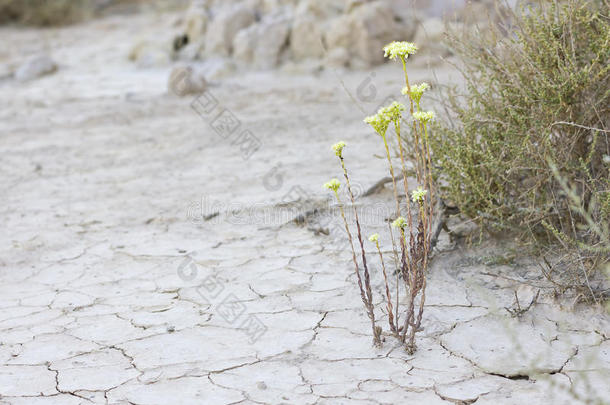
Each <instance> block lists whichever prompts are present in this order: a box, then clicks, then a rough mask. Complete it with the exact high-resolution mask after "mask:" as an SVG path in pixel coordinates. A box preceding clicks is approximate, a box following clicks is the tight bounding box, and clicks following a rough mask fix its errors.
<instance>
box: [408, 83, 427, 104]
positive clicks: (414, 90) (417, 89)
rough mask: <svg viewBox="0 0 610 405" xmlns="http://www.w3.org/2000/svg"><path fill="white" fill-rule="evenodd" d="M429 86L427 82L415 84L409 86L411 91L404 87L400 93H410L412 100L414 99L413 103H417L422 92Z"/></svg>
mask: <svg viewBox="0 0 610 405" xmlns="http://www.w3.org/2000/svg"><path fill="white" fill-rule="evenodd" d="M429 88H430V85H429V84H428V83H422V84H416V85H414V86H411V93H409V88H408V87H405V88H403V89H402V94H403V95H405V96H408V95H409V94H410V95H411V98H412V99H413V101H415V103H416V104H418V105H419V102H420V101H421V98H422V96H423V95H424V92H425V91H426V90H428V89H429Z"/></svg>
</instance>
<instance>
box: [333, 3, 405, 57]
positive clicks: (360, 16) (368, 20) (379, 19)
mask: <svg viewBox="0 0 610 405" xmlns="http://www.w3.org/2000/svg"><path fill="white" fill-rule="evenodd" d="M349 10H350V12H349V14H345V15H341V16H339V17H335V18H334V19H332V20H331V21H330V22H329V23H328V27H327V29H326V31H325V33H324V39H325V42H326V45H327V47H328V49H329V50H332V49H334V48H338V47H341V48H345V49H348V50H350V53H351V56H350V58H352V57H353V58H354V59H359V60H360V61H361V62H362V65H363V67H367V66H370V65H373V64H378V63H382V62H383V61H384V58H383V51H382V48H383V46H385V45H386V44H388V43H389V42H392V41H395V40H409V39H411V38H412V36H413V33H414V32H415V23H414V21H413V22H411V21H409V22H401V20H400V19H398V20H397V19H396V18H395V16H394V13H393V11H392V8H391V7H390V6H389V5H388V4H387V3H386V2H383V1H373V2H368V3H364V2H362V3H361V2H355V3H354V4H352V5H351V6H350V8H349ZM358 64H360V62H359V63H358Z"/></svg>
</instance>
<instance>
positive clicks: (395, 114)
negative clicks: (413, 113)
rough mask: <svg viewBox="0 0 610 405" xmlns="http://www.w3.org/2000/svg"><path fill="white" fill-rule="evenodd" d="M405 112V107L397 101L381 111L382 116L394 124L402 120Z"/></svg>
mask: <svg viewBox="0 0 610 405" xmlns="http://www.w3.org/2000/svg"><path fill="white" fill-rule="evenodd" d="M404 110H405V106H404V105H403V104H401V103H399V102H397V101H394V102H392V104H390V105H389V106H387V107H383V108H381V109H380V110H379V113H380V114H383V115H385V116H386V118H387V119H388V120H390V121H392V122H396V121H398V120H400V117H401V115H402V114H401V112H402V111H404Z"/></svg>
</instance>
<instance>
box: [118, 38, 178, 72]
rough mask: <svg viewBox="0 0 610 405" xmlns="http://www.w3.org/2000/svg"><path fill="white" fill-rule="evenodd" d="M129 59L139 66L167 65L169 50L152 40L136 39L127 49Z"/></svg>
mask: <svg viewBox="0 0 610 405" xmlns="http://www.w3.org/2000/svg"><path fill="white" fill-rule="evenodd" d="M128 58H129V60H131V61H133V62H135V63H136V65H137V66H138V67H139V68H151V67H161V66H167V65H168V64H169V62H170V60H171V58H170V50H169V49H167V48H165V47H163V46H161V45H159V44H158V43H155V42H152V41H147V40H143V41H138V42H137V43H136V44H135V45H134V46H133V48H131V50H130V51H129V55H128Z"/></svg>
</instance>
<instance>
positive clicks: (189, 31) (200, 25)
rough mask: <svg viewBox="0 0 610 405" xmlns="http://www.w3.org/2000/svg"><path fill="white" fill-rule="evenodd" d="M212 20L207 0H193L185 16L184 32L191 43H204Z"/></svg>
mask: <svg viewBox="0 0 610 405" xmlns="http://www.w3.org/2000/svg"><path fill="white" fill-rule="evenodd" d="M209 20H210V11H209V9H208V1H207V0H193V1H192V2H191V4H190V6H189V8H188V10H187V11H186V16H185V18H184V34H185V35H186V37H187V38H188V42H189V43H191V44H192V43H204V40H205V33H206V31H207V28H208V23H209Z"/></svg>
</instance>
